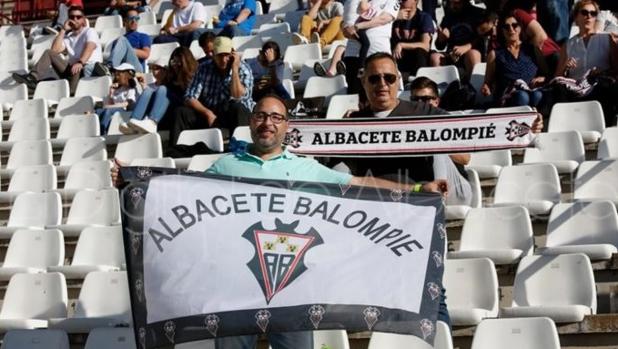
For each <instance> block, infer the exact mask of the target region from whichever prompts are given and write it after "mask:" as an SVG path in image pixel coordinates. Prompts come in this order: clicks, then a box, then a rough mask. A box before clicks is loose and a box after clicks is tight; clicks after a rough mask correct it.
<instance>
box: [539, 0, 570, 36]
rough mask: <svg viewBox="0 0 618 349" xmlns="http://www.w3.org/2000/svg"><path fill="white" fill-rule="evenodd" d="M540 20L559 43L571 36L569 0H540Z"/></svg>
mask: <svg viewBox="0 0 618 349" xmlns="http://www.w3.org/2000/svg"><path fill="white" fill-rule="evenodd" d="M537 7H538V10H537V12H538V16H539V19H538V20H539V22H540V23H543V28H544V29H545V31H546V32H547V35H549V37H550V38H552V39H554V41H556V42H558V43H559V44H560V43H562V42H564V41H565V40H567V39H568V38H569V33H570V31H571V26H570V23H569V18H570V13H569V8H570V6H569V0H547V1H538V2H537Z"/></svg>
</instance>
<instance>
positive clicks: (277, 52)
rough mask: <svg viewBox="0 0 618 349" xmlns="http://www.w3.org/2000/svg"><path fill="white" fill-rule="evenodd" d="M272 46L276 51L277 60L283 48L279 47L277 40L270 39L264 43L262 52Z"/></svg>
mask: <svg viewBox="0 0 618 349" xmlns="http://www.w3.org/2000/svg"><path fill="white" fill-rule="evenodd" d="M269 48H272V49H273V51H275V60H279V59H280V58H281V49H280V48H279V44H277V43H276V42H275V41H272V40H268V41H266V42H265V43H264V45H262V52H264V51H266V50H268V49H269Z"/></svg>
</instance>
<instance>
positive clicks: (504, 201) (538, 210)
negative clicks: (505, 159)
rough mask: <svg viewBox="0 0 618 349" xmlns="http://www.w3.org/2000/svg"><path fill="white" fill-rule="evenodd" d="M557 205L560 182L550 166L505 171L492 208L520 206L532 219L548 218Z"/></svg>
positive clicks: (507, 168) (498, 185)
mask: <svg viewBox="0 0 618 349" xmlns="http://www.w3.org/2000/svg"><path fill="white" fill-rule="evenodd" d="M558 202H560V178H559V177H558V171H557V170H556V167H554V165H551V164H530V165H520V166H508V167H504V168H503V169H502V171H501V172H500V176H499V177H498V183H497V184H496V190H495V194H494V205H495V206H512V205H522V206H524V207H526V208H527V209H528V211H529V212H530V214H531V215H547V214H549V212H550V211H551V208H552V207H554V205H555V204H557V203H558Z"/></svg>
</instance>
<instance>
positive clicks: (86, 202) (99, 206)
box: [22, 188, 120, 237]
mask: <svg viewBox="0 0 618 349" xmlns="http://www.w3.org/2000/svg"><path fill="white" fill-rule="evenodd" d="M22 195H23V194H22ZM118 224H120V199H119V197H118V190H117V189H115V188H111V189H101V190H91V189H84V190H80V191H78V192H77V193H76V194H75V197H74V198H73V202H72V203H71V208H70V209H69V215H68V217H67V220H66V223H65V224H62V225H57V226H53V227H50V228H58V229H60V230H62V232H63V233H64V236H65V237H74V236H79V233H80V232H81V231H82V230H83V229H84V228H86V227H91V226H95V227H101V226H112V225H118Z"/></svg>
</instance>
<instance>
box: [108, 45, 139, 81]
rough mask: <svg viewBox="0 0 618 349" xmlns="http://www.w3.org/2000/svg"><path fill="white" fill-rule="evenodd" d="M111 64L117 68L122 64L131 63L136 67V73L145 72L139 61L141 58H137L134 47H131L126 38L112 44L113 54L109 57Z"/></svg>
mask: <svg viewBox="0 0 618 349" xmlns="http://www.w3.org/2000/svg"><path fill="white" fill-rule="evenodd" d="M109 62H110V63H111V64H112V67H117V66H119V65H120V64H122V63H130V64H131V65H132V66H133V67H135V71H136V72H138V73H143V72H144V67H143V66H142V63H141V62H140V61H139V58H137V55H136V54H135V50H134V49H133V46H131V43H130V42H129V40H127V38H125V37H124V36H121V37H119V38H118V39H116V40H114V42H113V44H112V53H111V54H110V56H109Z"/></svg>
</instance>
